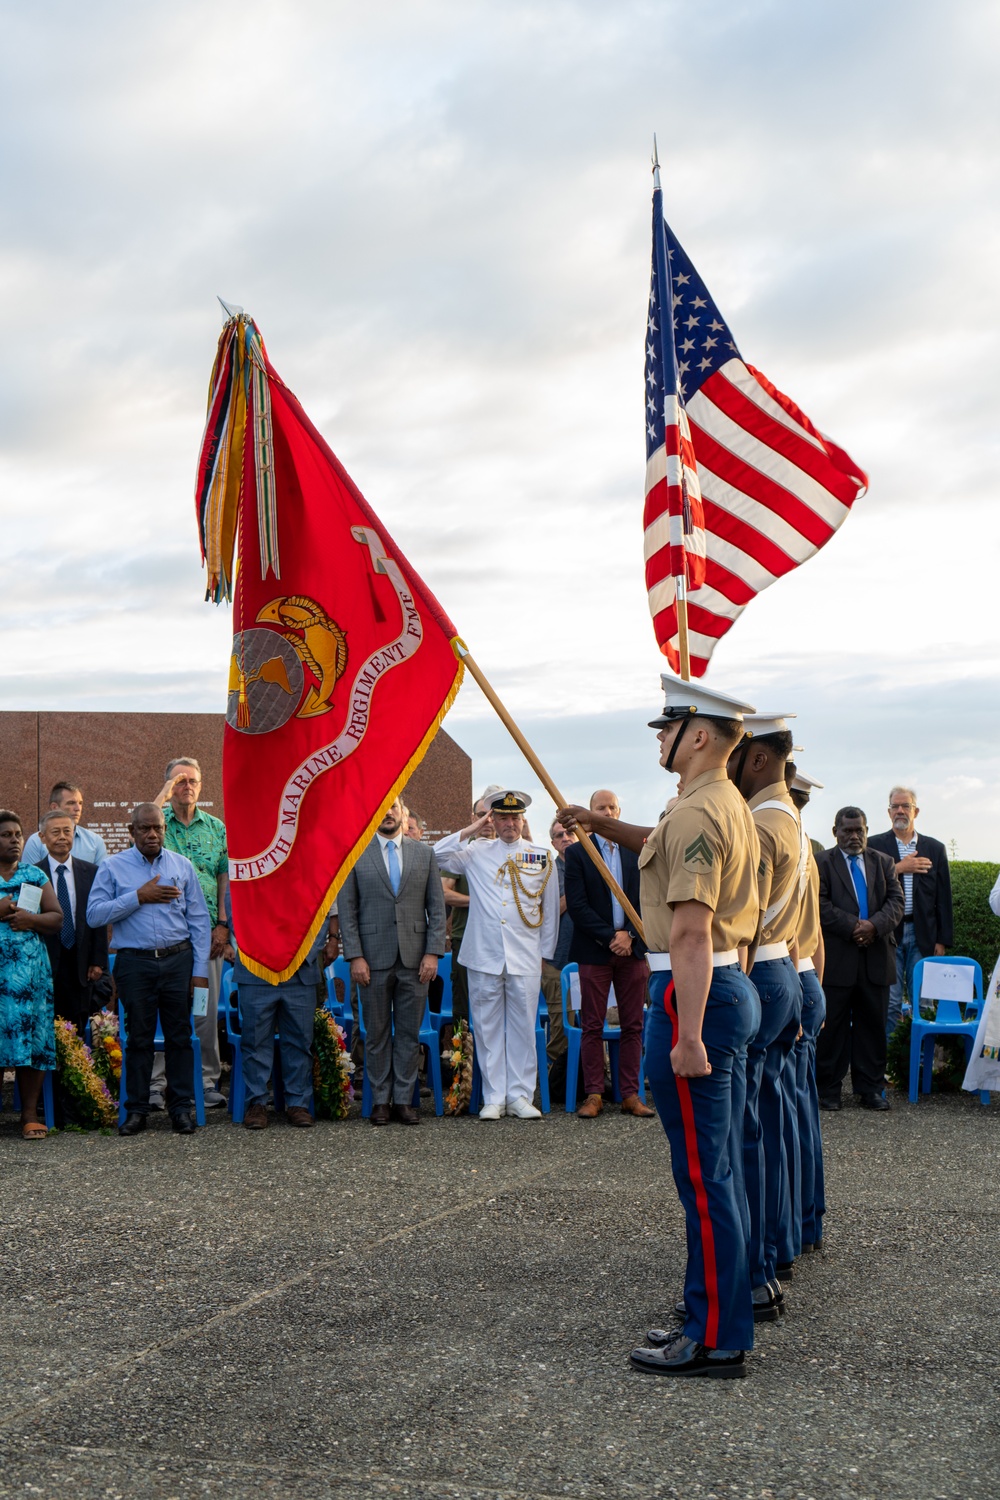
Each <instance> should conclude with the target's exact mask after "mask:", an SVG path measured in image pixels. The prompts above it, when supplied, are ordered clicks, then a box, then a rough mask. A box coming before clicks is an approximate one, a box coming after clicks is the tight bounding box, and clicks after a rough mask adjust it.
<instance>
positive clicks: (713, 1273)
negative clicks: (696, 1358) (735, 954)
mask: <svg viewBox="0 0 1000 1500" xmlns="http://www.w3.org/2000/svg"><path fill="white" fill-rule="evenodd" d="M673 998H674V981H673V980H672V979H671V981H670V983H669V984H668V985H667V988H666V990H665V991H664V994H663V1009H664V1010H665V1011H666V1013H667V1015H668V1016H669V1018H670V1024H671V1027H672V1028H673V1039H674V1046H675V1047H676V1046H677V1036H678V1022H677V1008H676V1006H674V1005H673V1004H672V1001H673ZM674 1082H675V1083H676V1084H677V1097H678V1099H679V1100H680V1102H681V1119H682V1120H683V1122H684V1148H685V1151H686V1153H687V1164H688V1175H689V1177H690V1178H691V1182H692V1184H693V1185H694V1201H695V1205H696V1207H697V1209H698V1221H699V1223H700V1224H701V1249H702V1255H703V1257H704V1261H705V1292H706V1295H707V1297H708V1317H707V1318H706V1319H705V1346H706V1348H708V1349H715V1348H717V1347H718V1339H719V1273H718V1270H717V1268H716V1261H715V1230H714V1228H713V1226H712V1216H711V1214H710V1213H709V1211H708V1194H707V1193H706V1191H705V1179H704V1178H703V1177H702V1175H701V1158H700V1156H699V1155H698V1131H697V1128H696V1126H695V1123H694V1102H693V1100H692V1098H691V1085H690V1084H689V1083H688V1081H687V1079H686V1078H678V1077H677V1076H676V1074H675V1075H674Z"/></svg>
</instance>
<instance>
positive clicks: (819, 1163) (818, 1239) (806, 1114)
mask: <svg viewBox="0 0 1000 1500" xmlns="http://www.w3.org/2000/svg"><path fill="white" fill-rule="evenodd" d="M822 788H823V783H822V782H821V781H814V780H813V779H812V777H811V776H804V775H803V774H802V772H801V771H799V770H798V769H797V768H796V770H795V775H794V776H793V778H792V783H791V786H790V787H789V793H790V795H791V798H792V801H793V802H795V803H796V805H798V799H797V797H796V792H798V793H799V794H800V795H801V794H802V792H803V791H804V792H805V795H806V798H807V799H808V795H809V792H810V791H812V790H813V789H818V790H820V791H822ZM799 816H800V819H801V807H800V811H799ZM808 866H809V868H808V871H807V876H806V882H805V889H804V890H803V893H802V899H801V901H800V903H799V926H798V933H797V937H796V946H797V948H798V954H799V957H798V963H797V964H796V967H797V969H798V971H799V984H800V985H801V986H802V1030H801V1034H800V1035H799V1039H798V1041H797V1042H796V1043H795V1053H794V1062H795V1109H796V1114H797V1117H798V1124H799V1158H800V1163H801V1182H800V1189H799V1198H800V1208H801V1247H802V1250H803V1251H804V1252H806V1253H807V1254H808V1253H809V1252H811V1251H816V1250H822V1248H823V1215H824V1214H825V1212H826V1197H825V1194H824V1186H823V1138H822V1134H821V1132H820V1123H819V1093H818V1091H817V1088H816V1039H817V1037H818V1036H819V1034H820V1032H821V1031H822V1029H823V1022H824V1021H825V1020H826V996H825V995H824V994H823V959H824V953H823V929H822V927H821V926H820V921H819V867H818V866H817V864H816V856H815V854H814V853H813V850H812V841H811V840H810V841H809V857H808Z"/></svg>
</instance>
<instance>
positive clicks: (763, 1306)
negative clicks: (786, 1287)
mask: <svg viewBox="0 0 1000 1500" xmlns="http://www.w3.org/2000/svg"><path fill="white" fill-rule="evenodd" d="M751 1295H752V1297H753V1320H754V1322H755V1323H777V1321H778V1319H779V1318H782V1317H784V1315H785V1294H784V1292H783V1291H782V1290H781V1287H780V1286H779V1285H778V1283H777V1282H776V1281H775V1282H773V1283H772V1282H767V1283H766V1284H765V1285H764V1286H755V1287H754V1289H753V1292H752V1294H751Z"/></svg>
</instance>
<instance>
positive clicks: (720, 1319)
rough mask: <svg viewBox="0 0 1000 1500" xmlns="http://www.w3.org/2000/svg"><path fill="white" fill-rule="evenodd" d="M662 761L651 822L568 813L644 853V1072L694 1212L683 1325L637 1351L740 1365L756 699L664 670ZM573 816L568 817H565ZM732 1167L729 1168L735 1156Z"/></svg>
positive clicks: (723, 1371) (675, 1365) (673, 1364)
mask: <svg viewBox="0 0 1000 1500" xmlns="http://www.w3.org/2000/svg"><path fill="white" fill-rule="evenodd" d="M663 687H664V693H665V697H666V702H665V704H664V709H663V713H662V714H661V716H660V717H659V718H658V719H655V720H654V721H653V723H652V725H651V726H650V727H651V728H654V729H658V730H659V735H658V738H659V742H660V764H661V765H662V766H663V767H664V769H665V770H667V771H674V772H675V773H677V774H678V775H679V776H680V777H681V780H682V783H683V791H682V792H681V793H680V795H679V797H678V798H677V800H676V802H675V803H673V805H672V806H671V808H670V810H669V812H668V813H667V814H666V815H665V816H664V817H663V818H662V819H661V821H660V823H659V824H658V825H657V827H656V828H655V829H649V828H637V827H634V826H633V825H628V824H623V823H622V822H621V821H620V820H616V821H615V822H614V824H613V825H612V826H611V827H610V828H607V829H606V828H605V827H604V825H603V821H602V819H601V818H600V817H597V816H595V815H594V814H592V813H590V812H588V811H586V810H585V809H583V808H564V809H562V810H560V812H559V813H558V817H559V821H560V822H561V823H562V824H563V826H564V827H566V826H574V825H575V824H579V825H580V826H582V827H584V828H585V829H588V830H590V831H593V832H595V833H597V834H599V835H605V836H612V835H613V836H614V837H615V838H616V839H617V840H618V842H619V843H621V844H625V845H626V846H627V847H629V848H633V849H635V850H636V852H637V853H638V854H639V865H640V874H641V904H642V913H643V924H644V927H645V932H646V942H647V944H648V947H649V953H648V955H647V957H648V961H649V966H650V970H651V974H650V985H649V995H650V1010H649V1017H648V1021H647V1031H646V1074H647V1077H648V1078H649V1082H650V1085H651V1087H652V1092H653V1098H654V1100H655V1102H656V1108H657V1112H658V1114H659V1116H660V1119H661V1121H662V1123H663V1127H664V1129H665V1131H666V1133H667V1138H668V1140H669V1142H670V1156H671V1165H672V1168H673V1174H674V1181H675V1182H676V1184H677V1190H678V1193H679V1195H680V1199H681V1203H682V1205H683V1208H684V1213H685V1217H686V1220H687V1243H688V1263H687V1272H686V1275H685V1281H684V1301H683V1319H684V1322H683V1328H681V1329H677V1330H675V1331H673V1332H671V1333H665V1332H661V1331H660V1330H651V1332H650V1334H649V1340H650V1343H651V1344H655V1345H657V1346H660V1347H653V1348H643V1349H634V1350H633V1351H632V1354H631V1360H632V1363H633V1364H634V1365H635V1366H637V1367H638V1368H639V1369H642V1370H646V1371H650V1372H655V1373H657V1374H663V1375H703V1376H708V1377H715V1378H728V1377H732V1376H739V1375H744V1374H745V1373H746V1366H745V1361H744V1354H745V1351H746V1350H747V1349H750V1348H751V1347H752V1345H753V1327H754V1312H753V1299H752V1294H751V1288H750V1276H749V1266H748V1261H747V1239H746V1230H745V1223H744V1212H741V1208H740V1202H739V1199H740V1196H741V1193H742V1188H741V1186H740V1174H739V1170H738V1167H739V1161H740V1153H741V1149H742V1144H741V1143H742V1129H743V1087H742V1071H741V1067H742V1064H741V1059H743V1058H745V1055H746V1047H747V1043H748V1041H749V1039H750V1037H751V1036H753V1034H754V1033H755V1031H756V1029H757V1024H758V1022H759V1019H760V1007H759V1004H758V1001H757V995H756V992H755V990H754V987H753V985H752V984H751V983H750V981H749V980H748V979H747V977H746V975H745V973H744V972H743V968H742V967H741V964H740V962H739V950H740V949H745V948H748V947H751V946H752V945H753V943H754V941H755V940H756V936H757V928H758V917H759V912H760V906H759V898H758V894H757V866H758V864H759V863H760V845H759V842H758V839H757V834H756V830H755V828H754V824H753V818H752V816H751V814H750V811H749V809H748V808H747V806H746V803H745V802H744V800H743V799H742V797H740V796H739V794H738V793H737V791H736V788H735V787H734V786H733V785H732V783H731V782H730V781H729V779H728V777H727V775H726V763H727V760H728V758H729V755H730V752H731V750H732V748H733V746H734V745H736V744H737V743H738V742H739V740H740V739H741V737H742V732H743V731H742V719H743V714H744V713H745V712H752V711H753V710H752V709H750V707H749V705H748V704H744V703H740V702H738V701H737V700H736V699H734V698H731V697H729V696H728V695H727V694H725V693H720V692H716V691H710V690H709V689H707V688H706V687H704V686H703V685H702V684H701V683H690V682H683V681H681V679H680V678H675V677H670V676H666V675H665V676H664V677H663ZM567 819H568V820H569V822H568V823H567ZM734 1165H735V1166H736V1168H737V1170H736V1171H735V1172H734V1170H733V1167H734Z"/></svg>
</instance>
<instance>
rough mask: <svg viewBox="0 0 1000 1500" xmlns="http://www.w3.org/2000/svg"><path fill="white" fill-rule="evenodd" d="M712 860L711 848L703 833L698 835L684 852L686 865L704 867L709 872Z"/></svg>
mask: <svg viewBox="0 0 1000 1500" xmlns="http://www.w3.org/2000/svg"><path fill="white" fill-rule="evenodd" d="M713 858H714V855H713V853H712V846H711V845H710V844H709V842H708V839H707V838H706V837H705V835H704V834H703V833H699V835H698V837H697V838H696V839H695V840H694V841H693V842H692V843H690V844H688V846H687V848H686V849H685V850H684V863H685V864H686V865H704V866H705V869H706V870H710V869H711V868H712V860H713Z"/></svg>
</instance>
